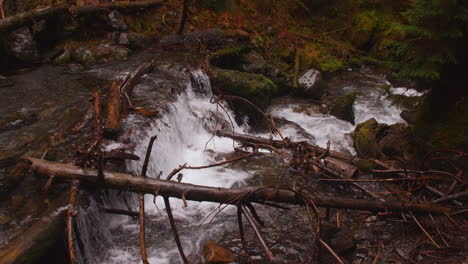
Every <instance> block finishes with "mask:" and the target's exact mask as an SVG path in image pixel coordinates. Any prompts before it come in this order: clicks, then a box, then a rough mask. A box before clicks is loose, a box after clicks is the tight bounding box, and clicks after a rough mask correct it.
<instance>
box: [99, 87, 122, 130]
mask: <svg viewBox="0 0 468 264" xmlns="http://www.w3.org/2000/svg"><path fill="white" fill-rule="evenodd" d="M120 116H121V99H120V85H119V83H117V82H112V84H111V86H110V87H109V101H108V102H107V118H106V123H105V125H104V131H103V133H104V136H106V137H109V138H115V137H116V136H117V135H118V134H119V132H120Z"/></svg>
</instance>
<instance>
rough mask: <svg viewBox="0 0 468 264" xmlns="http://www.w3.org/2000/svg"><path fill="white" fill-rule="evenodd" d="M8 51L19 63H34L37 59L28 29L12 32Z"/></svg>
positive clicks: (35, 47) (32, 39)
mask: <svg viewBox="0 0 468 264" xmlns="http://www.w3.org/2000/svg"><path fill="white" fill-rule="evenodd" d="M9 44H10V45H9V46H10V51H11V53H12V54H13V55H14V56H15V57H16V58H17V59H18V60H20V61H27V62H30V61H36V60H37V59H38V58H39V52H38V50H37V45H36V41H35V40H34V36H33V34H32V32H31V30H30V29H29V28H28V27H22V28H19V29H17V30H15V31H13V32H12V33H11V35H10V43H9Z"/></svg>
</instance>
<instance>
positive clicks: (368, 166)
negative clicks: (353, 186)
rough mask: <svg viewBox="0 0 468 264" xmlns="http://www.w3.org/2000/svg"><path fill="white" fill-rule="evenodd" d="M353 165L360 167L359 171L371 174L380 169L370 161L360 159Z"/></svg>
mask: <svg viewBox="0 0 468 264" xmlns="http://www.w3.org/2000/svg"><path fill="white" fill-rule="evenodd" d="M353 164H354V165H356V167H358V168H359V170H361V171H364V172H369V171H371V170H376V169H378V166H377V165H376V164H375V163H374V162H372V161H370V160H368V159H358V160H356V161H354V162H353Z"/></svg>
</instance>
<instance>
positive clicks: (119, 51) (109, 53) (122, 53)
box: [92, 44, 130, 62]
mask: <svg viewBox="0 0 468 264" xmlns="http://www.w3.org/2000/svg"><path fill="white" fill-rule="evenodd" d="M92 54H93V56H94V58H96V60H97V61H99V62H107V61H109V60H116V59H117V60H122V59H126V58H128V56H129V55H130V50H129V49H128V48H127V47H124V46H121V45H108V44H101V45H98V46H95V47H92Z"/></svg>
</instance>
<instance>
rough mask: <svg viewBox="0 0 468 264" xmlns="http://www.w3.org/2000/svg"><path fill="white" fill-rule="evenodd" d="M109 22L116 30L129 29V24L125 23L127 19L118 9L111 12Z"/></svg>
mask: <svg viewBox="0 0 468 264" xmlns="http://www.w3.org/2000/svg"><path fill="white" fill-rule="evenodd" d="M108 17H109V23H110V25H111V26H112V28H114V29H115V30H118V31H127V30H128V26H127V24H126V23H125V20H124V17H123V16H122V14H120V12H119V11H117V10H112V11H111V12H110V13H109V16H108Z"/></svg>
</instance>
